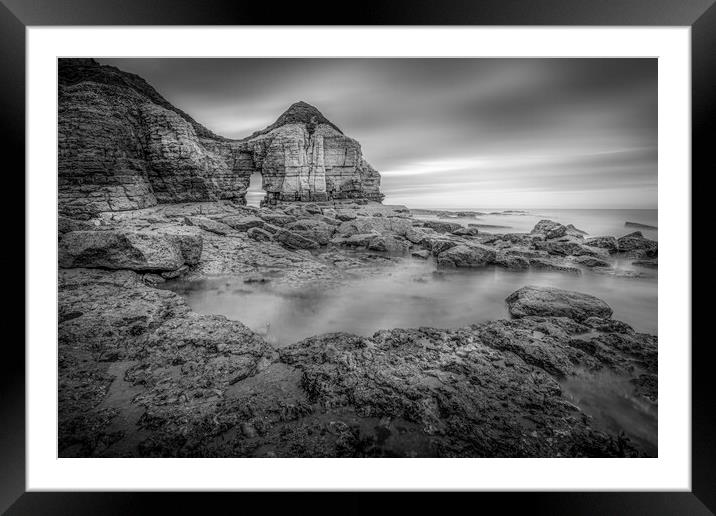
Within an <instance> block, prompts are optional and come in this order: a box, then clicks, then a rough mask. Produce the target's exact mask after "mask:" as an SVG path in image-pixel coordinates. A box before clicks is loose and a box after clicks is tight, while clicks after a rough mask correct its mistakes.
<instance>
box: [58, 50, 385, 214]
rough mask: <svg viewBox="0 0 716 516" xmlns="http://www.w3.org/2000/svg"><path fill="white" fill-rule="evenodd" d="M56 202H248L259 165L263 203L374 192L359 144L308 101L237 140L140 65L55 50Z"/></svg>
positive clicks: (132, 205)
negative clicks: (127, 66) (161, 88)
mask: <svg viewBox="0 0 716 516" xmlns="http://www.w3.org/2000/svg"><path fill="white" fill-rule="evenodd" d="M58 102H59V105H58V122H59V129H58V149H59V153H58V162H59V176H58V178H59V185H58V187H59V205H60V212H61V213H62V214H63V215H67V216H71V217H75V218H91V217H93V216H96V215H97V214H98V213H100V212H107V211H125V210H134V209H141V208H146V207H150V206H154V205H156V204H157V203H177V202H192V201H194V202H196V201H212V200H221V199H227V200H233V201H236V202H238V203H241V204H244V203H245V195H246V190H247V188H248V186H249V181H250V177H251V175H252V174H253V173H254V172H260V173H261V175H262V178H263V188H264V190H266V192H267V196H266V203H268V204H275V203H276V202H278V201H313V200H319V201H325V200H330V199H354V198H355V199H371V200H374V201H381V200H382V199H383V194H381V192H380V174H379V173H378V172H377V171H376V170H375V169H374V168H373V167H371V166H370V164H368V162H367V161H366V160H365V158H364V157H363V154H362V150H361V146H360V144H359V143H358V142H357V141H356V140H354V139H352V138H349V137H348V136H346V135H344V134H343V133H342V132H341V131H340V129H338V128H337V127H336V126H335V124H333V123H332V122H330V121H328V120H327V119H326V118H325V117H324V116H323V115H322V114H321V113H320V112H319V111H318V110H317V109H316V108H315V107H313V106H310V105H309V104H306V103H305V102H297V103H295V104H293V105H292V106H290V107H289V108H288V109H287V110H286V111H285V112H284V113H283V114H282V115H281V116H280V117H279V118H278V120H277V121H276V122H275V123H273V124H272V125H270V126H269V127H267V128H266V129H264V130H262V131H258V132H256V133H254V134H253V135H252V136H251V137H249V138H246V139H244V140H229V139H227V138H224V137H221V136H218V135H216V134H214V133H212V132H211V131H210V130H208V129H207V128H205V127H203V126H202V125H201V124H199V123H197V122H196V121H195V120H194V119H192V118H191V117H190V116H189V115H188V114H186V113H184V112H183V111H181V110H180V109H178V108H176V107H175V106H173V105H171V104H170V103H169V102H168V101H167V100H166V99H164V98H163V97H162V96H161V95H160V94H159V93H158V92H157V91H156V90H155V89H154V88H152V86H150V85H149V84H147V82H146V81H144V80H143V79H142V78H141V77H138V76H137V75H134V74H130V73H126V72H123V71H121V70H119V69H117V68H115V67H112V66H103V65H100V64H99V63H97V62H96V61H94V60H93V59H60V60H59V99H58Z"/></svg>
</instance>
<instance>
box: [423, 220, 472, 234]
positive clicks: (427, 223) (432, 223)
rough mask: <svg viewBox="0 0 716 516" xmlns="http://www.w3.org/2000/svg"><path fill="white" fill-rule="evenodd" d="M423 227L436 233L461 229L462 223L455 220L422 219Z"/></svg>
mask: <svg viewBox="0 0 716 516" xmlns="http://www.w3.org/2000/svg"><path fill="white" fill-rule="evenodd" d="M423 227H426V228H430V229H434V230H435V231H437V232H438V233H452V232H453V231H457V230H458V229H462V227H463V226H462V225H460V224H458V223H456V222H443V221H442V220H424V221H423Z"/></svg>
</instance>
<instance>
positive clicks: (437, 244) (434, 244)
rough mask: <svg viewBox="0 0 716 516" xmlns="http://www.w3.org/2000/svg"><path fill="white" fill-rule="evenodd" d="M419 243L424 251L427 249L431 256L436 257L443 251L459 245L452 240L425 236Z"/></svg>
mask: <svg viewBox="0 0 716 516" xmlns="http://www.w3.org/2000/svg"><path fill="white" fill-rule="evenodd" d="M420 243H421V245H422V246H423V247H424V248H425V249H428V250H429V251H430V252H431V253H432V254H433V256H437V255H439V254H440V253H442V252H443V251H447V250H448V249H450V248H451V247H456V246H458V245H459V244H460V242H458V241H457V240H455V239H453V238H449V237H446V236H441V235H436V236H426V237H425V238H423V240H422V241H421V242H420Z"/></svg>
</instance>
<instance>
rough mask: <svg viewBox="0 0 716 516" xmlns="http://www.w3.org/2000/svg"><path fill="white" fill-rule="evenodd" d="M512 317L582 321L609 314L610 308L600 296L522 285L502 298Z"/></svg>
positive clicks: (606, 316)
mask: <svg viewBox="0 0 716 516" xmlns="http://www.w3.org/2000/svg"><path fill="white" fill-rule="evenodd" d="M505 301H506V302H507V305H508V307H509V311H510V314H512V315H513V316H514V317H525V316H531V315H537V316H556V317H569V318H571V319H574V320H575V321H583V320H585V319H587V318H589V317H601V318H608V317H611V315H612V309H611V308H610V307H609V305H607V304H606V303H605V302H604V301H602V300H601V299H599V298H597V297H594V296H591V295H589V294H583V293H581V292H574V291H570V290H562V289H558V288H552V287H537V286H527V287H523V288H521V289H519V290H517V291H515V292H513V293H512V294H510V295H509V296H508V297H507V299H506V300H505Z"/></svg>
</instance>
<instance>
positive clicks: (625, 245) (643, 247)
mask: <svg viewBox="0 0 716 516" xmlns="http://www.w3.org/2000/svg"><path fill="white" fill-rule="evenodd" d="M617 247H618V249H619V252H620V253H629V252H634V251H641V252H643V254H644V256H649V257H653V256H656V254H657V251H658V247H659V244H658V242H656V241H655V240H650V239H648V238H645V237H644V235H642V233H641V231H635V232H633V233H629V234H628V235H624V236H623V237H620V238H619V239H617Z"/></svg>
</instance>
